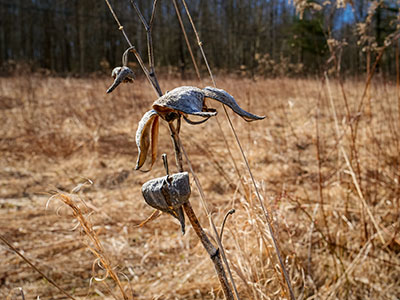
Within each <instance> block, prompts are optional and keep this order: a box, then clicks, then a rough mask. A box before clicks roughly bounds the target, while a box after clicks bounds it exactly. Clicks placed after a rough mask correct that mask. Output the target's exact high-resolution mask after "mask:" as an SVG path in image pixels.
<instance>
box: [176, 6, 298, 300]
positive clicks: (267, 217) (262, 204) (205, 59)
mask: <svg viewBox="0 0 400 300" xmlns="http://www.w3.org/2000/svg"><path fill="white" fill-rule="evenodd" d="M182 3H183V5H184V7H185V10H186V14H187V16H188V18H189V21H190V23H191V24H192V28H193V31H194V32H195V35H196V38H197V43H198V46H199V48H200V51H201V54H202V57H203V60H204V63H205V65H206V67H207V70H208V72H209V75H210V78H211V80H212V82H213V85H214V87H216V82H215V80H214V76H213V74H212V71H211V68H210V65H209V63H208V60H207V57H206V55H205V52H204V49H203V43H202V42H201V40H200V37H199V34H198V32H197V30H196V26H195V25H194V22H193V19H192V17H191V14H190V12H189V8H188V6H187V4H186V1H185V0H182ZM222 107H223V109H224V112H225V116H226V118H227V120H228V122H229V126H230V128H231V130H232V133H233V135H234V137H235V140H236V143H237V145H238V147H239V149H240V153H241V154H242V157H243V160H244V162H245V164H246V167H247V170H248V172H249V174H250V177H251V180H252V183H253V186H254V189H255V191H256V196H257V198H258V201H259V203H260V205H261V208H262V210H263V214H264V216H265V218H266V221H267V224H268V229H269V231H270V234H271V238H272V241H273V245H274V248H275V251H276V254H277V257H278V261H279V264H280V266H281V269H282V273H283V276H284V279H285V282H286V285H287V288H288V291H289V295H290V298H291V299H292V300H294V299H296V298H295V296H294V292H293V289H292V286H291V283H290V278H289V275H288V272H287V271H286V268H285V265H284V263H283V261H282V258H281V254H280V250H279V246H278V242H277V240H276V238H275V235H274V233H273V229H272V224H271V220H270V217H269V215H268V213H267V210H266V209H265V207H264V203H263V201H262V200H261V196H260V194H259V191H258V187H257V184H256V182H255V179H254V177H253V173H252V171H251V169H250V165H249V163H248V160H247V157H246V155H245V153H244V151H243V148H242V145H241V143H240V140H239V137H238V135H237V133H236V130H235V128H234V127H233V124H232V121H231V119H230V117H229V115H228V112H227V110H226V107H225V106H224V105H222Z"/></svg>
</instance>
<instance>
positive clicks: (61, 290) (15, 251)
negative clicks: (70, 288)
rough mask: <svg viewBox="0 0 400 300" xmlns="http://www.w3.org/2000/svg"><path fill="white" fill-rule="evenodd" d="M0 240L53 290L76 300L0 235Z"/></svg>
mask: <svg viewBox="0 0 400 300" xmlns="http://www.w3.org/2000/svg"><path fill="white" fill-rule="evenodd" d="M0 240H1V241H2V242H3V243H4V244H6V245H7V246H8V247H9V248H10V249H11V250H12V251H14V253H16V254H17V255H18V256H19V257H21V258H22V259H23V260H24V261H25V262H26V263H27V264H28V265H29V266H30V267H31V268H32V269H34V270H35V271H36V272H38V273H39V274H40V275H42V276H43V278H45V279H46V280H47V281H48V282H49V283H50V284H51V285H53V286H54V287H55V288H57V289H58V290H59V291H60V292H61V293H63V294H64V295H65V296H67V297H68V298H69V299H72V300H76V299H75V298H74V297H72V296H71V295H70V294H68V293H67V292H66V291H65V290H64V289H63V288H61V287H60V286H59V285H58V284H57V283H56V282H55V281H54V280H53V279H51V278H50V277H48V276H47V275H46V274H44V273H43V272H42V271H41V270H39V268H38V267H36V266H35V265H34V264H33V263H32V262H31V261H30V260H29V259H28V258H27V257H25V256H24V255H23V254H22V253H21V252H19V251H18V249H17V248H15V247H14V246H13V245H12V244H11V243H10V242H9V241H8V240H7V239H6V238H5V237H3V236H2V235H0ZM21 293H22V298H24V294H23V292H22V290H21Z"/></svg>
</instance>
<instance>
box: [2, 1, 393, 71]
mask: <svg viewBox="0 0 400 300" xmlns="http://www.w3.org/2000/svg"><path fill="white" fill-rule="evenodd" d="M110 3H111V4H112V6H113V8H114V10H115V12H116V14H117V15H118V18H119V19H120V21H121V24H122V25H123V26H124V29H125V31H126V32H127V34H128V36H129V38H130V40H131V42H132V43H133V44H134V45H135V46H136V48H137V49H138V51H139V52H140V53H141V54H142V57H143V58H144V59H146V57H147V42H146V32H145V29H144V28H143V25H142V23H141V22H140V19H139V18H138V16H137V15H136V12H135V10H134V8H133V6H132V5H131V3H130V1H129V0H126V1H115V0H114V1H110ZM136 3H137V4H138V6H139V7H140V9H141V11H142V12H143V15H144V16H145V17H146V18H150V16H151V12H152V6H153V1H150V0H137V1H136ZM177 4H178V10H179V11H180V13H181V14H182V17H183V20H184V26H185V28H186V32H187V34H188V37H189V40H190V41H191V42H192V48H193V51H194V56H195V60H197V62H198V63H199V65H203V64H201V53H200V52H199V49H198V47H196V42H195V41H196V39H195V35H194V32H193V30H192V29H191V26H190V23H189V21H188V19H187V16H186V13H185V11H184V9H183V6H182V2H181V1H180V0H178V1H177ZM187 4H188V6H189V8H190V9H191V14H192V17H193V19H194V21H195V25H196V28H197V29H198V33H199V35H200V37H201V40H202V42H203V47H204V49H205V52H206V54H207V57H208V59H209V60H210V64H211V65H212V67H213V69H218V70H224V71H227V72H238V71H239V72H248V73H251V74H261V75H265V76H278V75H305V74H315V73H318V72H321V71H324V70H326V69H327V68H329V65H330V61H332V59H330V58H332V54H333V53H334V54H335V55H334V56H335V59H336V60H337V59H339V60H340V62H339V63H340V69H341V72H342V73H346V74H360V73H364V72H365V71H366V70H367V69H368V68H370V66H371V64H373V62H374V59H375V58H376V57H377V55H378V53H379V51H380V49H382V47H385V45H386V46H387V47H386V49H385V51H384V55H383V56H382V58H381V60H380V63H379V71H381V72H383V73H385V74H395V73H396V64H395V61H396V55H397V56H398V43H399V42H398V36H396V33H398V32H399V31H398V30H399V20H400V12H399V10H400V2H399V1H395V0H374V1H371V0H353V1H351V3H350V2H349V3H347V2H346V1H345V0H332V1H323V0H315V1H311V0H294V1H293V2H292V1H287V0H263V1H260V0H187ZM152 36H153V43H154V57H155V65H156V67H157V68H159V69H168V70H172V71H174V72H178V73H179V74H185V73H187V72H191V71H192V70H193V68H192V62H191V57H190V54H189V51H188V48H187V46H186V43H185V39H184V36H183V35H182V31H181V27H180V24H179V21H178V18H177V15H176V10H175V7H174V5H173V2H172V1H171V0H159V1H158V3H157V7H156V15H155V19H154V28H153V35H152ZM388 43H390V45H389V46H388V45H387V44H388ZM127 47H128V45H127V43H126V41H125V39H124V37H123V36H122V34H121V32H120V31H119V30H118V27H117V24H116V22H115V20H114V19H113V17H112V15H111V13H110V11H109V9H108V7H107V5H106V3H105V1H101V0H14V1H11V0H0V67H1V70H2V71H3V72H7V71H9V70H10V69H12V68H13V67H15V66H16V65H21V64H23V65H25V66H27V67H29V68H31V69H32V70H34V71H35V70H48V71H51V72H54V73H60V74H86V73H91V72H98V71H107V72H109V70H110V69H111V68H112V67H114V66H117V65H121V55H122V53H123V52H124V50H125V49H126V48H127ZM396 51H397V52H396Z"/></svg>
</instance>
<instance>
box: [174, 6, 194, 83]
mask: <svg viewBox="0 0 400 300" xmlns="http://www.w3.org/2000/svg"><path fill="white" fill-rule="evenodd" d="M172 3H173V4H174V7H175V11H176V16H177V18H178V20H179V25H180V26H181V30H182V33H183V36H184V37H185V42H186V45H187V47H188V50H189V53H190V57H191V58H192V62H193V66H194V69H195V70H196V75H197V78H198V79H199V81H200V82H201V76H200V71H199V68H198V67H197V63H196V60H195V58H194V55H193V51H192V47H191V46H190V43H189V39H188V37H187V34H186V30H185V26H184V25H183V21H182V16H181V12H180V10H179V7H178V4H177V3H176V0H172Z"/></svg>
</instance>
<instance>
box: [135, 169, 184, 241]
mask: <svg viewBox="0 0 400 300" xmlns="http://www.w3.org/2000/svg"><path fill="white" fill-rule="evenodd" d="M190 192H191V190H190V183H189V174H188V173H187V172H182V173H175V174H172V175H167V176H164V177H159V178H155V179H151V180H149V181H147V182H146V183H145V184H143V186H142V194H143V197H144V200H145V201H146V203H147V204H148V205H150V206H151V207H154V208H155V209H158V210H161V211H162V212H166V213H168V214H170V215H172V216H173V217H174V218H176V219H178V220H179V222H180V224H181V229H182V234H185V216H184V214H183V209H182V205H183V204H184V203H186V202H188V201H189V197H190Z"/></svg>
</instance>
